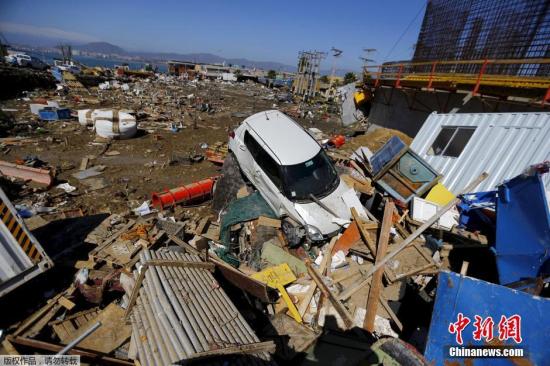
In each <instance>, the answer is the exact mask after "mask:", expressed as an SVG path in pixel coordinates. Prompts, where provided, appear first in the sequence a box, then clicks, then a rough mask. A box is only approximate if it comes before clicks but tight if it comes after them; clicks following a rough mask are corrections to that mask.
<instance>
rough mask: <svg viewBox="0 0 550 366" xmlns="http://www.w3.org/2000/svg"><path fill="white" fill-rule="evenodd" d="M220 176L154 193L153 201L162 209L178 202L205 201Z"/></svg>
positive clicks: (210, 194) (154, 204)
mask: <svg viewBox="0 0 550 366" xmlns="http://www.w3.org/2000/svg"><path fill="white" fill-rule="evenodd" d="M218 177H219V176H215V177H211V178H208V179H204V180H201V181H199V182H195V183H191V184H188V185H186V186H183V187H178V188H172V189H171V190H166V191H164V192H162V193H153V194H152V196H151V203H152V204H153V206H155V207H157V208H160V209H161V210H162V209H164V208H166V207H170V206H172V205H175V204H177V203H181V204H187V203H190V202H194V203H198V202H200V201H205V200H207V199H209V198H210V197H211V196H212V189H213V188H214V183H215V182H216V179H218Z"/></svg>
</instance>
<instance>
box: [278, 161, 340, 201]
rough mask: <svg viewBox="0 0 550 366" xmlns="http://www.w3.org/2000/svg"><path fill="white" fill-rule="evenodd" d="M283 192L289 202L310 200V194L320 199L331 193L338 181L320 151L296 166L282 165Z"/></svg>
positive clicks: (329, 163) (332, 167)
mask: <svg viewBox="0 0 550 366" xmlns="http://www.w3.org/2000/svg"><path fill="white" fill-rule="evenodd" d="M281 170H282V173H283V181H284V184H283V185H284V186H283V191H284V194H285V195H286V196H287V198H288V199H290V200H291V201H305V200H311V198H310V194H313V195H314V196H315V197H317V198H322V197H324V196H326V195H328V194H329V193H331V192H332V191H333V190H334V189H335V188H336V186H337V185H338V182H339V179H338V174H337V173H336V170H335V169H334V166H333V165H332V162H331V161H330V159H329V157H328V156H327V155H326V154H325V152H324V151H323V150H321V151H320V152H319V153H318V154H317V155H315V156H314V157H313V158H312V159H310V160H308V161H305V162H303V163H300V164H296V165H284V166H282V167H281Z"/></svg>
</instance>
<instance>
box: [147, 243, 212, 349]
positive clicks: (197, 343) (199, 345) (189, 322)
mask: <svg viewBox="0 0 550 366" xmlns="http://www.w3.org/2000/svg"><path fill="white" fill-rule="evenodd" d="M148 254H149V255H150V256H151V258H152V259H160V258H161V257H159V256H157V255H156V253H155V252H149V253H148ZM152 269H153V270H155V271H156V273H157V275H158V276H159V279H160V282H161V284H162V286H163V288H164V291H165V292H166V297H167V298H168V300H169V301H170V303H171V304H172V307H173V308H174V311H175V312H176V314H177V315H178V317H179V318H180V321H181V323H182V325H183V327H184V329H185V332H186V333H187V335H188V336H189V338H190V340H191V342H192V343H193V347H195V350H196V351H197V352H204V351H207V350H209V349H210V347H209V346H208V342H207V341H206V338H205V337H204V335H203V334H202V332H201V329H200V327H199V325H198V324H197V322H196V320H195V318H194V316H193V315H192V312H191V311H190V310H189V307H188V306H187V304H185V302H180V301H179V299H178V296H177V295H176V294H175V293H174V291H173V290H172V285H171V282H170V281H168V277H170V276H171V275H170V274H169V273H168V277H167V271H166V267H162V266H154V267H153V268H152Z"/></svg>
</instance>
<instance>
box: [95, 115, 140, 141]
mask: <svg viewBox="0 0 550 366" xmlns="http://www.w3.org/2000/svg"><path fill="white" fill-rule="evenodd" d="M92 115H93V120H94V128H95V131H96V133H97V135H98V136H100V137H103V138H108V139H120V140H124V139H129V138H132V137H134V136H135V134H136V133H137V122H136V118H135V117H134V116H132V115H131V114H129V113H127V112H122V111H118V110H116V109H115V110H113V109H96V110H95V111H94V112H93V113H92Z"/></svg>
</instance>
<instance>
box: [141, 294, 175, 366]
mask: <svg viewBox="0 0 550 366" xmlns="http://www.w3.org/2000/svg"><path fill="white" fill-rule="evenodd" d="M144 293H145V291H144V290H143V289H141V290H140V298H138V302H137V303H136V306H138V309H137V312H138V314H137V316H138V317H140V318H141V323H142V324H143V329H145V330H146V331H149V333H150V334H148V335H147V334H146V337H147V338H146V339H147V341H148V342H150V348H151V352H152V353H153V354H154V355H155V356H157V355H156V353H158V354H160V356H161V358H162V361H163V363H166V362H171V361H173V360H175V359H176V358H177V357H178V356H177V354H176V351H175V349H174V347H173V346H172V345H171V344H166V343H165V342H164V337H163V336H162V333H161V332H160V330H159V325H158V324H157V319H156V318H155V317H154V316H152V311H151V310H150V308H149V305H150V304H149V303H148V302H149V300H148V299H146V298H145V297H146V296H143V294H144ZM142 296H143V297H142Z"/></svg>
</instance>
